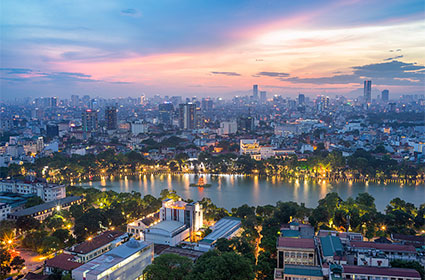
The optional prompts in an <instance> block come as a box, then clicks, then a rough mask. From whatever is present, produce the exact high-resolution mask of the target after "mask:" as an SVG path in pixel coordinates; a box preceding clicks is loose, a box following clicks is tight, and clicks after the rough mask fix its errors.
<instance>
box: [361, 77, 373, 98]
mask: <svg viewBox="0 0 425 280" xmlns="http://www.w3.org/2000/svg"><path fill="white" fill-rule="evenodd" d="M363 99H364V102H365V103H371V102H372V81H364V88H363Z"/></svg>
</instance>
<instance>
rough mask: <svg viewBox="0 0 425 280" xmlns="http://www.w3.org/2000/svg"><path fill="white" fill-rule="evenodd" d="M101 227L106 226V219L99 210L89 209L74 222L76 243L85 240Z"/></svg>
mask: <svg viewBox="0 0 425 280" xmlns="http://www.w3.org/2000/svg"><path fill="white" fill-rule="evenodd" d="M102 226H103V227H107V226H108V219H107V217H106V215H105V213H104V212H103V211H102V210H101V209H96V208H90V209H89V210H88V211H87V212H85V213H84V214H83V215H82V216H81V217H79V218H78V219H76V220H75V227H74V234H75V235H76V236H77V240H78V241H83V240H85V239H86V238H87V237H88V236H89V235H91V234H95V233H96V232H98V231H100V230H101V229H102Z"/></svg>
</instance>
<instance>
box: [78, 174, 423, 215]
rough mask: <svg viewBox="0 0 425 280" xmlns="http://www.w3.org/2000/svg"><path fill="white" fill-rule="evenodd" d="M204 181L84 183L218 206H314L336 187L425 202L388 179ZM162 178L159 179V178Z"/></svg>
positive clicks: (379, 201)
mask: <svg viewBox="0 0 425 280" xmlns="http://www.w3.org/2000/svg"><path fill="white" fill-rule="evenodd" d="M204 177H205V179H206V181H207V182H208V183H209V184H211V187H208V188H194V187H190V186H189V184H190V183H196V182H197V180H198V179H199V177H196V176H195V175H189V174H185V175H168V174H167V175H162V176H161V175H156V176H154V175H143V176H142V177H138V176H136V177H135V178H132V177H129V178H127V179H125V178H116V180H113V181H111V180H108V179H107V178H106V179H104V180H101V181H99V182H88V183H86V184H85V185H87V186H91V185H93V186H94V187H97V188H99V189H101V190H104V189H105V188H104V187H105V185H107V186H111V187H110V188H109V187H108V188H107V189H111V190H114V191H118V192H119V191H122V192H123V191H125V192H131V191H133V190H135V191H139V192H141V193H142V195H146V194H151V195H153V196H156V197H158V196H159V194H160V192H161V190H162V189H164V188H167V189H173V190H176V192H177V194H179V195H181V196H182V197H183V198H190V199H193V200H198V199H201V198H202V197H209V198H211V199H212V201H213V202H214V203H215V204H216V205H217V206H219V207H225V208H227V209H231V208H233V207H238V206H240V205H242V204H245V203H246V204H249V205H265V204H275V203H276V202H277V201H278V200H281V201H295V202H299V203H300V202H304V203H305V205H306V206H307V207H316V206H317V201H318V200H319V199H321V198H323V197H325V196H326V194H327V193H328V192H331V191H335V192H338V194H339V195H340V196H341V197H342V198H343V199H346V198H347V197H349V196H356V195H357V194H358V193H361V192H368V193H370V194H371V195H372V196H374V197H375V202H376V205H377V208H378V209H380V210H383V209H385V207H386V205H387V204H388V203H389V201H390V200H392V199H393V198H395V197H400V198H402V199H404V200H406V201H409V202H411V203H414V204H415V205H420V204H422V203H424V202H425V199H424V197H425V186H424V185H420V186H408V185H405V186H404V187H401V186H400V185H396V184H391V183H388V184H387V185H385V184H375V183H369V184H368V185H366V184H362V183H358V182H352V181H350V182H328V181H324V180H322V181H320V182H317V183H316V182H312V181H307V180H304V182H300V181H297V180H294V181H292V182H288V181H285V180H282V178H276V177H270V178H262V177H259V176H237V175H221V176H211V175H204ZM161 178H162V179H161Z"/></svg>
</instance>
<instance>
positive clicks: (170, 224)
mask: <svg viewBox="0 0 425 280" xmlns="http://www.w3.org/2000/svg"><path fill="white" fill-rule="evenodd" d="M202 225H203V213H202V209H201V205H200V204H199V203H198V202H193V203H187V202H184V201H174V200H172V199H165V200H164V201H162V207H161V209H160V222H159V223H156V224H154V225H153V226H151V227H149V228H147V229H146V230H145V231H144V239H145V240H146V241H150V242H153V243H156V244H166V245H170V246H175V245H177V244H179V243H180V242H182V241H184V240H187V239H190V237H191V236H192V234H193V233H194V232H196V231H198V230H199V229H200V228H201V227H202Z"/></svg>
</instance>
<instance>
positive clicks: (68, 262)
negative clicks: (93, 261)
mask: <svg viewBox="0 0 425 280" xmlns="http://www.w3.org/2000/svg"><path fill="white" fill-rule="evenodd" d="M82 265H83V264H82V263H80V262H78V261H77V260H76V258H75V256H74V255H71V254H68V253H62V254H59V255H57V256H55V257H53V258H51V259H47V260H45V261H44V273H45V274H47V275H50V274H53V273H56V272H62V274H64V273H67V272H69V273H71V271H72V270H73V269H76V268H77V267H80V266H82Z"/></svg>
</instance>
